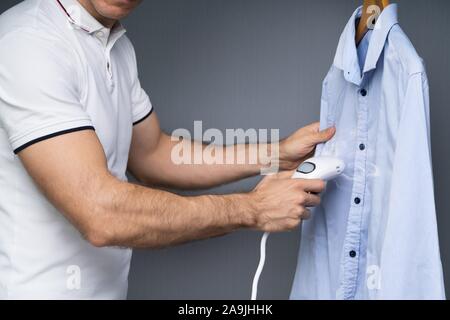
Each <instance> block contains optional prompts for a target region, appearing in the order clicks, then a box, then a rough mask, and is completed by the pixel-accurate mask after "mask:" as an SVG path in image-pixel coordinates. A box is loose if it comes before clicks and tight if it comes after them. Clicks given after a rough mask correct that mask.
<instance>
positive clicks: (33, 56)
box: [0, 30, 94, 154]
mask: <svg viewBox="0 0 450 320" xmlns="http://www.w3.org/2000/svg"><path fill="white" fill-rule="evenodd" d="M64 44H65V43H64V41H61V40H58V39H52V37H51V36H49V35H40V34H38V32H37V31H34V30H21V31H20V32H19V31H17V32H14V33H11V34H7V35H6V36H4V37H3V38H1V39H0V126H1V127H2V128H3V129H4V131H5V132H6V134H7V136H8V139H9V141H10V144H11V146H12V149H13V150H14V152H15V153H16V154H17V153H19V152H20V151H22V150H23V149H25V148H27V147H29V146H31V145H33V144H35V143H37V142H40V141H43V140H45V139H49V138H52V137H55V136H58V135H62V134H66V133H70V132H74V131H80V130H94V127H93V125H92V122H91V119H90V117H89V116H88V114H87V112H86V110H85V109H84V107H83V106H82V105H81V102H80V101H81V99H80V96H81V94H80V76H79V73H80V72H79V71H78V70H77V63H76V58H75V53H74V52H72V51H70V49H68V48H67V47H66V46H65V45H64Z"/></svg>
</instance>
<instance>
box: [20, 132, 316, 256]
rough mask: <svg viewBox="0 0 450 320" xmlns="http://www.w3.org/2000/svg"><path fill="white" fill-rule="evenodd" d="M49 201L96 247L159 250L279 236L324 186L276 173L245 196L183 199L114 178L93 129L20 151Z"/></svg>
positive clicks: (297, 220)
mask: <svg viewBox="0 0 450 320" xmlns="http://www.w3.org/2000/svg"><path fill="white" fill-rule="evenodd" d="M19 156H20V158H21V160H22V162H23V163H24V166H25V168H26V169H27V171H28V173H29V174H30V176H31V177H32V178H33V179H34V180H35V182H36V183H37V185H38V186H39V187H40V188H41V190H42V191H43V193H44V194H45V195H46V197H47V198H48V199H49V201H50V202H51V203H52V204H53V205H54V206H55V207H56V208H58V209H59V210H60V211H61V212H62V213H63V214H64V215H65V216H66V217H67V218H68V219H69V220H70V221H71V222H72V223H73V224H74V225H75V226H76V227H77V228H78V230H79V231H80V232H81V233H82V234H83V235H84V236H85V238H86V239H87V240H88V241H89V242H91V243H92V244H93V245H95V246H100V247H102V246H126V247H140V248H159V247H165V246H169V245H174V244H179V243H184V242H188V241H191V240H198V239H205V238H209V237H214V236H219V235H223V234H225V233H228V232H231V231H234V230H237V229H239V228H252V229H259V230H263V231H284V230H290V229H292V228H295V227H296V226H298V224H299V223H300V221H301V219H303V218H305V217H307V215H308V210H307V209H305V207H307V206H311V205H317V204H318V203H319V201H320V199H319V198H318V197H317V196H315V195H312V194H309V192H320V191H321V190H323V188H324V184H323V182H321V181H293V180H291V179H289V177H288V176H287V175H286V176H282V175H277V176H274V177H270V178H267V179H265V180H264V181H263V182H262V183H261V184H260V185H259V186H258V187H257V188H256V189H255V191H253V192H251V193H249V194H237V195H230V196H201V197H181V196H178V195H175V194H172V193H168V192H164V191H160V190H154V189H149V188H145V187H141V186H136V185H133V184H129V183H127V182H123V181H119V180H118V179H116V178H115V177H114V176H112V175H111V174H110V173H109V171H108V168H107V162H106V159H105V155H104V153H103V149H102V147H101V145H100V142H99V140H98V138H97V136H96V134H95V132H93V131H83V132H77V133H71V134H66V135H63V136H59V137H55V138H52V139H49V140H46V141H42V142H39V143H37V144H35V145H32V146H30V147H28V148H27V149H25V150H23V151H22V152H20V154H19Z"/></svg>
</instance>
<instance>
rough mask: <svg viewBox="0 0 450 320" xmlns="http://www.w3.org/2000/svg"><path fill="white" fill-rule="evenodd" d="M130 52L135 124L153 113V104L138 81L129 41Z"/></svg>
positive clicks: (134, 55)
mask: <svg viewBox="0 0 450 320" xmlns="http://www.w3.org/2000/svg"><path fill="white" fill-rule="evenodd" d="M129 45H130V49H131V54H132V62H133V65H132V67H131V70H132V73H131V77H132V88H131V99H132V110H133V125H137V124H139V123H141V122H142V121H144V120H145V119H147V118H148V117H150V115H151V114H152V113H153V106H152V103H151V101H150V98H149V96H148V95H147V93H146V92H145V90H144V89H143V88H142V86H141V82H140V81H139V74H138V66H137V59H136V53H135V51H134V48H133V46H132V44H131V43H129Z"/></svg>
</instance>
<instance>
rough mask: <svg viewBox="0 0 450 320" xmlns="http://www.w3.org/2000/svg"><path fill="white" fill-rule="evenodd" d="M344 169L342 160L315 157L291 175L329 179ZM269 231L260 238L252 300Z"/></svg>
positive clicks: (262, 267)
mask: <svg viewBox="0 0 450 320" xmlns="http://www.w3.org/2000/svg"><path fill="white" fill-rule="evenodd" d="M344 170H345V163H344V161H342V160H340V159H337V158H332V157H317V158H312V159H309V160H307V161H305V162H303V163H302V164H301V165H300V166H299V167H298V169H297V171H296V172H295V174H294V175H293V176H292V179H304V180H316V179H317V180H324V181H331V180H334V179H336V178H337V177H339V176H340V175H341V174H342V173H343V172H344ZM269 235H270V233H269V232H266V233H265V234H264V235H263V237H262V240H261V258H260V261H259V265H258V269H257V270H256V274H255V278H254V279H253V287H252V300H256V298H257V296H258V283H259V278H260V277H261V273H262V271H263V269H264V264H265V262H266V245H267V239H268V238H269Z"/></svg>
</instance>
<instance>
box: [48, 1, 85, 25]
mask: <svg viewBox="0 0 450 320" xmlns="http://www.w3.org/2000/svg"><path fill="white" fill-rule="evenodd" d="M56 2H57V3H58V4H59V6H60V7H61V9H63V11H64V13H65V14H66V15H67V17H68V18H69V20H70V22H72V23H73V24H76V23H75V20H74V19H73V18H72V17H71V16H70V14H69V12H67V10H66V8H65V7H64V6H63V4H62V3H61V1H59V0H56ZM77 26H78V25H77ZM78 27H79V28H80V29H81V30H83V31H86V32H88V33H91V32H90V31H89V30H88V29H86V28H83V27H82V26H78Z"/></svg>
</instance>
